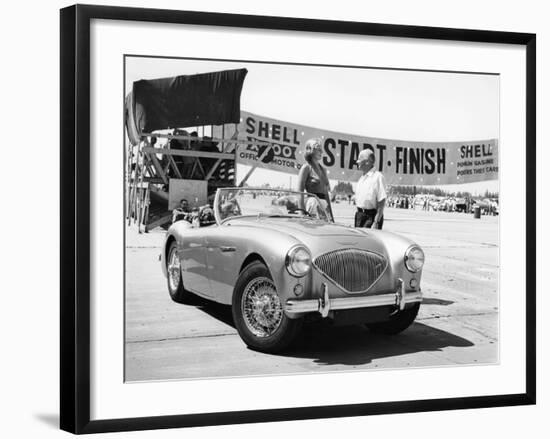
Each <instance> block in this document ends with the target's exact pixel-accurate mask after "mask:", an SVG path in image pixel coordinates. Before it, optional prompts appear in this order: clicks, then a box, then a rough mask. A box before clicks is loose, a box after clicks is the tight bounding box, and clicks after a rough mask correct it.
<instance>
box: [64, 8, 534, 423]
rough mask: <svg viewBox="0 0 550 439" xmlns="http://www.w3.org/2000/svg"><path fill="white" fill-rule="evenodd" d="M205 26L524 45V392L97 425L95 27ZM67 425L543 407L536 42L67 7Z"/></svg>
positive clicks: (465, 33)
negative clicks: (93, 363) (93, 406)
mask: <svg viewBox="0 0 550 439" xmlns="http://www.w3.org/2000/svg"><path fill="white" fill-rule="evenodd" d="M93 19H104V20H131V21H142V22H156V23H182V24H194V25H205V26H206V25H207V26H229V27H240V28H256V29H275V30H292V31H303V32H312V33H315V32H325V33H333V34H348V35H372V36H384V37H405V38H420V39H437V40H447V41H465V42H481V43H501V44H514V45H521V46H525V48H526V65H525V69H526V70H525V71H526V84H527V85H526V114H525V121H526V133H525V136H526V137H525V140H526V147H527V151H526V155H527V160H526V163H527V165H526V166H527V169H526V175H527V181H526V212H525V215H526V243H527V248H526V260H525V264H526V294H527V297H526V322H527V327H526V356H525V365H526V376H525V389H526V391H525V393H518V394H508V395H495V396H481V397H460V398H447V399H430V400H417V401H395V402H384V403H366V404H346V405H334V406H317V407H300V408H283V409H269V410H253V411H239V412H223V413H220V412H216V413H201V414H181V415H174V416H154V417H153V416H151V417H141V418H129V419H102V420H90V394H91V392H90V360H91V358H90V349H89V347H90V277H91V275H90V166H89V163H90V161H89V159H90V21H91V20H93ZM60 25H61V26H60V27H61V29H60V36H61V38H60V49H61V62H60V71H61V74H60V81H61V82H60V85H61V86H60V89H61V96H60V102H61V113H60V125H61V126H60V131H61V145H60V147H61V151H60V167H61V191H60V195H61V212H60V213H61V222H60V228H61V230H60V234H61V242H60V251H61V272H60V281H61V291H60V293H61V294H60V295H61V301H60V307H61V309H60V311H61V322H60V326H61V328H60V330H61V331H60V343H61V345H60V347H61V349H60V361H61V370H60V381H61V386H60V426H61V428H62V429H63V430H66V431H69V432H72V433H98V432H114V431H129V430H144V429H159V428H173V427H193V426H211V425H220V424H238V423H252V422H274V421H288V420H304V419H314V418H325V417H348V416H364V415H374V414H388V413H404V412H425V411H437V410H453V409H471V408H482V407H497V406H515V405H527V404H535V401H536V339H535V336H536V334H535V328H536V321H535V318H536V316H535V300H536V299H535V297H536V244H535V243H536V219H535V218H536V205H535V203H536V169H535V163H536V148H535V141H536V122H535V121H536V115H535V111H536V96H535V94H536V88H535V87H536V85H535V83H536V81H535V79H536V78H535V71H536V36H535V34H530V33H514V32H496V31H483V30H466V29H447V28H436V27H421V26H403V25H388V24H377V23H359V22H344V21H328V20H311V19H303V18H286V17H285V18H283V17H266V16H252V15H233V14H220V13H205V12H189V11H175V10H159V9H141V8H122V7H106V6H87V5H76V6H71V7H68V8H65V9H62V10H61V19H60Z"/></svg>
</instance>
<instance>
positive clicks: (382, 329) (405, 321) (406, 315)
mask: <svg viewBox="0 0 550 439" xmlns="http://www.w3.org/2000/svg"><path fill="white" fill-rule="evenodd" d="M419 309H420V302H418V303H415V304H414V305H412V306H411V307H410V308H405V309H404V310H403V311H399V312H397V313H395V314H393V315H392V316H390V319H389V320H387V321H385V322H377V323H367V327H368V328H369V329H370V330H371V331H372V332H376V333H378V334H388V335H395V334H399V333H400V332H402V331H404V330H405V329H407V328H408V327H409V326H411V325H412V323H413V322H414V319H416V316H417V314H418V310H419Z"/></svg>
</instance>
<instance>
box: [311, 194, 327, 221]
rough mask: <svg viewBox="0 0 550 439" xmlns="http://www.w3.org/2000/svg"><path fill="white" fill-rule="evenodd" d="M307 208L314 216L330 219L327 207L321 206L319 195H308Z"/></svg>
mask: <svg viewBox="0 0 550 439" xmlns="http://www.w3.org/2000/svg"><path fill="white" fill-rule="evenodd" d="M306 210H307V213H308V214H309V215H310V216H311V217H312V218H318V219H323V220H328V218H327V214H326V212H325V209H324V208H323V207H322V206H321V203H320V202H319V199H318V198H317V197H308V199H307V200H306Z"/></svg>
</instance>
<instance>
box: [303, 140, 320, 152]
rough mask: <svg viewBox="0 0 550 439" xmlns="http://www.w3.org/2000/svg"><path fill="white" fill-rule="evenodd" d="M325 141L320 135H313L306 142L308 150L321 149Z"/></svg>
mask: <svg viewBox="0 0 550 439" xmlns="http://www.w3.org/2000/svg"><path fill="white" fill-rule="evenodd" d="M322 145H323V141H322V140H321V139H320V138H319V137H313V138H312V139H309V140H308V141H307V142H306V152H309V151H313V150H315V149H321V147H322Z"/></svg>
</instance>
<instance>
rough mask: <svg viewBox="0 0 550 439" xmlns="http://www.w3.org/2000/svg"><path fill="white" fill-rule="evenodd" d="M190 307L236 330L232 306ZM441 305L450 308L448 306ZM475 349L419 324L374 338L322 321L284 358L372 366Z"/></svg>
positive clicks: (359, 328) (201, 302)
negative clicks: (378, 362) (421, 354)
mask: <svg viewBox="0 0 550 439" xmlns="http://www.w3.org/2000/svg"><path fill="white" fill-rule="evenodd" d="M436 300H437V299H436ZM442 302H447V301H442ZM449 302H450V301H449ZM451 303H452V302H451ZM188 304H189V305H194V306H196V307H197V308H198V309H200V310H201V311H203V312H205V313H206V314H208V315H210V316H211V317H214V318H215V319H217V320H219V321H221V322H223V323H225V324H227V325H229V326H231V327H233V328H234V327H235V325H234V323H233V318H232V315H231V307H230V306H227V305H220V304H218V303H214V302H211V301H208V300H205V299H202V298H199V297H196V296H194V297H193V298H192V299H190V300H189V302H188ZM434 304H435V303H434ZM438 304H441V305H447V303H438ZM473 345H474V344H473V343H472V342H471V341H469V340H467V339H465V338H462V337H459V336H457V335H455V334H452V333H450V332H447V331H443V330H441V329H437V328H434V327H431V326H429V325H426V324H423V323H419V322H415V323H413V325H411V326H410V327H409V328H408V329H407V330H405V331H404V332H402V333H401V334H398V335H394V336H388V335H380V334H374V333H372V332H370V331H369V330H368V329H367V328H366V327H365V326H363V325H354V326H335V325H333V324H332V323H331V321H329V320H322V321H318V322H310V323H306V324H304V327H303V330H302V333H301V335H300V337H299V338H298V339H297V340H296V343H295V344H294V345H293V346H292V348H290V349H289V350H288V351H286V352H285V353H284V354H281V356H285V357H292V358H309V359H312V360H313V361H314V362H315V363H317V364H319V365H338V364H341V365H348V366H354V365H365V364H369V363H371V362H372V361H373V360H377V359H381V358H389V357H398V356H402V355H408V354H414V353H419V352H437V351H441V350H443V349H445V348H448V347H459V348H466V347H471V346H473Z"/></svg>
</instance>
